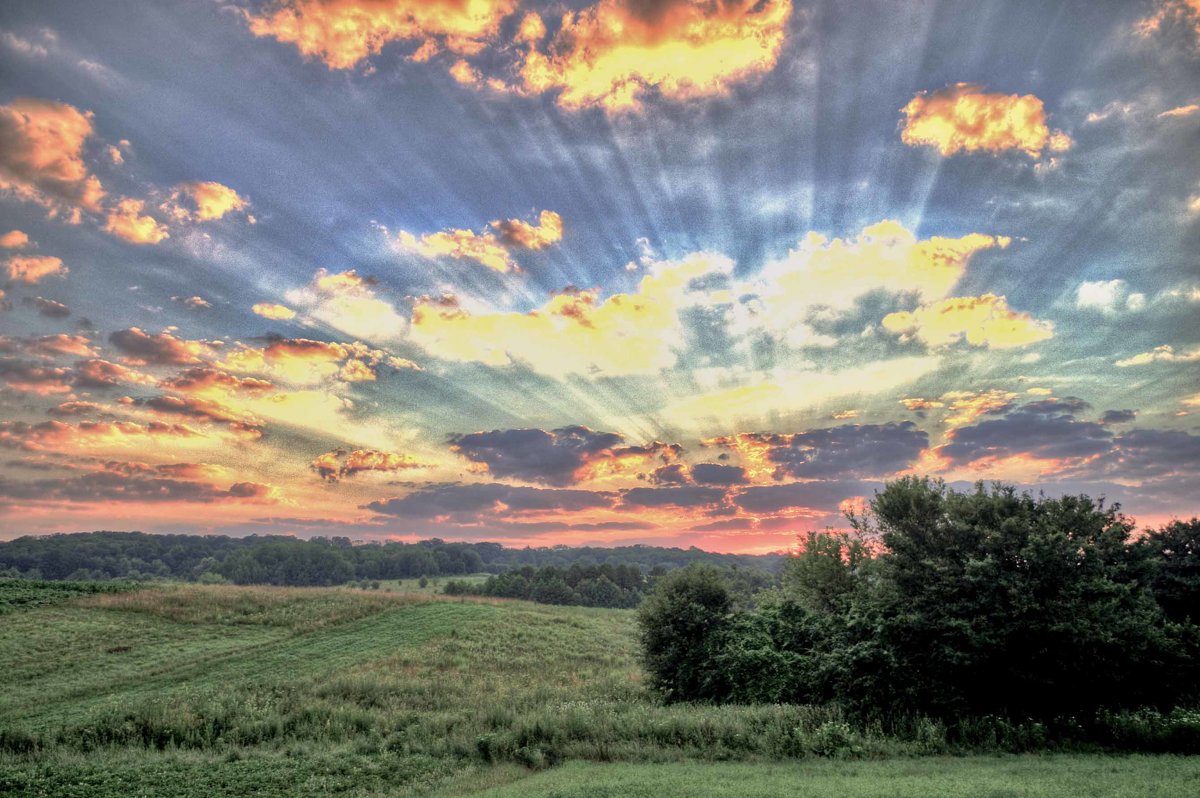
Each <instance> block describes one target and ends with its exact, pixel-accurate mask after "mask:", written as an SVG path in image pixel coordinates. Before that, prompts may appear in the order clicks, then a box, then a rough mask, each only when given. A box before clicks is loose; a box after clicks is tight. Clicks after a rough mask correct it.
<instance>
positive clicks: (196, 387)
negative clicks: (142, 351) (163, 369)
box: [161, 367, 275, 394]
mask: <svg viewBox="0 0 1200 798" xmlns="http://www.w3.org/2000/svg"><path fill="white" fill-rule="evenodd" d="M161 384H162V386H163V387H164V388H167V389H169V390H172V391H181V392H185V393H204V392H209V391H213V390H217V391H221V392H225V393H232V392H241V393H250V394H262V393H269V392H271V391H273V390H275V386H274V385H272V384H271V383H270V382H267V381H266V380H260V379H256V378H254V377H236V376H234V375H232V374H229V373H226V372H224V371H221V370H220V369H214V368H205V367H201V368H193V369H188V370H187V371H185V372H183V373H182V374H179V375H177V376H175V377H171V378H170V379H167V380H163V382H162V383H161Z"/></svg>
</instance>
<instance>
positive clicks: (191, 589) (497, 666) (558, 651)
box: [0, 583, 1200, 798]
mask: <svg viewBox="0 0 1200 798" xmlns="http://www.w3.org/2000/svg"><path fill="white" fill-rule="evenodd" d="M18 590H23V591H25V592H24V593H22V594H21V595H26V596H27V594H28V593H29V590H30V588H29V587H28V585H26V586H25V587H21V586H20V585H19V583H7V584H0V594H2V593H4V592H5V591H7V592H8V593H11V594H13V595H16V593H15V591H18ZM38 595H40V596H42V598H41V599H38V600H36V601H34V600H21V601H17V600H15V599H14V600H12V601H9V602H7V604H5V603H4V602H3V601H0V605H3V606H7V607H9V609H7V610H6V611H5V612H4V614H2V615H0V795H5V796H9V795H12V796H24V795H44V796H122V798H127V797H129V796H151V795H154V796H157V795H162V796H217V795H227V796H245V795H257V796H275V795H278V796H284V795H314V796H316V795H322V796H323V795H364V796H374V795H379V796H383V795H388V796H406V795H472V794H479V795H489V796H493V795H494V796H497V797H499V796H515V795H533V796H568V795H581V796H609V795H612V796H617V795H622V796H624V795H630V796H637V795H653V796H655V798H668V797H669V796H673V795H681V796H682V795H696V796H704V795H728V794H738V795H763V796H766V795H778V794H780V793H783V792H795V793H797V794H802V795H812V796H821V795H831V796H832V795H846V796H867V795H871V796H885V795H886V796H909V795H912V796H917V795H922V796H924V795H972V796H974V795H990V796H1010V795H1011V796H1033V795H1045V796H1059V795H1078V794H1090V795H1105V796H1107V795H1114V796H1115V795H1163V796H1166V795H1194V794H1197V793H1198V792H1200V760H1197V759H1188V758H1179V757H1107V756H1101V755H1089V756H1085V755H1063V756H1054V757H1047V756H1036V755H1024V756H1007V757H1000V758H997V757H956V758H947V757H945V756H944V754H945V753H947V751H948V748H947V746H946V743H945V736H944V734H940V733H939V730H938V729H937V728H935V727H930V728H925V729H916V730H914V731H913V733H912V734H910V735H907V736H905V737H903V738H900V737H896V736H886V735H884V734H882V733H881V732H872V731H871V730H869V729H868V730H856V729H854V728H852V727H851V726H850V725H849V724H847V723H845V722H844V721H843V720H842V719H841V718H840V716H839V715H838V714H837V713H836V712H835V711H833V710H829V709H823V708H814V707H796V706H755V707H740V706H723V707H713V706H686V705H676V706H663V705H661V704H659V703H658V702H657V701H656V700H655V699H654V697H653V696H652V695H651V694H650V693H649V692H648V690H647V689H646V687H645V686H644V685H643V680H642V674H641V671H640V668H639V667H638V665H637V641H636V629H635V625H634V622H633V614H632V613H631V612H629V611H621V610H599V609H585V608H577V607H547V606H540V605H534V604H528V603H522V602H501V601H489V600H478V599H475V600H470V599H468V600H463V599H451V598H447V597H438V596H432V595H428V594H415V593H399V592H384V591H382V590H379V591H375V590H371V591H359V590H347V589H298V588H242V587H228V586H212V587H202V586H193V585H163V586H157V587H153V588H148V589H141V590H135V591H127V592H116V593H88V592H87V590H86V588H80V589H79V590H74V591H73V590H59V591H57V592H56V593H54V594H53V596H52V597H50V598H47V596H50V594H49V593H45V594H38ZM2 598H3V596H0V599H2ZM1072 790H1075V792H1072Z"/></svg>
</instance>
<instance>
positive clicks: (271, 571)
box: [0, 532, 783, 586]
mask: <svg viewBox="0 0 1200 798" xmlns="http://www.w3.org/2000/svg"><path fill="white" fill-rule="evenodd" d="M782 561H783V557H781V556H778V555H774V556H771V555H767V556H753V555H734V554H712V553H710V552H704V551H701V550H699V549H696V548H691V549H678V548H662V547H656V546H621V547H616V548H611V549H608V548H600V547H578V548H571V547H567V546H554V547H545V548H507V547H505V546H502V545H500V544H499V543H451V542H446V541H443V540H439V539H437V538H433V539H430V540H423V541H420V542H417V543H382V544H380V543H367V544H362V545H355V544H354V543H353V542H352V541H351V540H350V539H349V538H346V537H332V538H325V537H315V538H312V539H310V540H300V539H298V538H293V537H286V536H281V535H269V536H258V535H250V536H248V537H241V538H237V537H228V536H224V535H154V534H146V533H142V532H86V533H78V534H57V535H44V536H27V537H22V538H17V539H16V540H13V541H9V542H0V577H24V578H30V579H51V580H60V579H71V580H91V579H99V580H104V579H134V580H152V579H178V580H189V581H199V582H234V583H237V584H268V585H294V586H318V585H343V584H348V583H352V582H359V583H361V582H362V581H363V580H367V581H369V582H374V581H377V580H381V579H407V578H418V577H422V576H425V577H447V576H450V577H453V576H461V575H465V574H473V573H493V574H499V573H503V572H506V571H510V570H512V569H519V568H522V567H526V566H528V567H532V568H535V569H536V568H544V567H555V568H560V569H564V568H569V567H570V566H572V565H574V564H578V565H581V566H589V567H592V566H609V567H610V568H617V567H620V566H630V567H633V568H635V569H637V570H639V572H649V571H651V570H653V569H655V568H661V569H662V570H664V571H666V570H671V569H674V568H679V567H683V566H686V565H689V564H692V563H707V564H710V565H714V566H719V567H732V566H738V567H739V568H742V569H746V570H765V571H769V570H772V569H774V568H777V567H778V565H779V564H781V563H782Z"/></svg>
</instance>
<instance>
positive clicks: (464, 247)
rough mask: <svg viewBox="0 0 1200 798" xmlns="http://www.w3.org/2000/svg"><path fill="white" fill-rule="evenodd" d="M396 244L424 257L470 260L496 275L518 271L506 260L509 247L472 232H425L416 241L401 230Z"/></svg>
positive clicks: (494, 237) (491, 238) (490, 237)
mask: <svg viewBox="0 0 1200 798" xmlns="http://www.w3.org/2000/svg"><path fill="white" fill-rule="evenodd" d="M399 241H400V244H401V246H403V247H404V248H405V249H411V250H412V251H414V252H416V253H418V254H420V255H422V256H423V257H426V258H454V259H455V260H462V259H467V260H473V261H476V262H477V263H481V264H483V265H484V266H487V267H488V268H489V269H495V270H496V271H498V272H507V271H511V270H513V269H516V268H518V267H517V264H516V263H515V262H514V261H513V260H512V258H510V257H509V254H508V248H507V247H505V246H504V245H503V244H501V243H500V241H499V240H498V239H497V238H496V236H495V235H493V234H491V233H476V232H475V231H473V230H441V231H439V232H436V233H426V234H425V235H423V236H421V237H420V238H417V237H416V236H414V235H413V234H412V233H409V232H408V231H407V230H401V231H400V237H399Z"/></svg>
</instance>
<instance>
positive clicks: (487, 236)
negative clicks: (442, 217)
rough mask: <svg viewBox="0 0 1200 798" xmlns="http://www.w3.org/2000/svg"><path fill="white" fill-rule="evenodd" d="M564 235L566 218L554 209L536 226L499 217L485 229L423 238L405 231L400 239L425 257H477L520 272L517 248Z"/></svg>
mask: <svg viewBox="0 0 1200 798" xmlns="http://www.w3.org/2000/svg"><path fill="white" fill-rule="evenodd" d="M562 236H563V222H562V217H561V216H559V215H558V214H557V213H555V212H554V211H542V212H541V214H540V215H539V216H538V223H537V224H536V225H534V224H530V223H529V222H526V221H523V220H521V219H508V220H503V219H497V220H495V221H493V222H491V223H490V224H489V225H488V226H487V227H485V228H484V230H483V232H481V233H476V232H474V231H473V230H442V231H439V232H436V233H426V234H424V235H422V236H420V237H419V238H418V237H417V236H415V235H413V234H412V233H410V232H408V231H407V230H401V231H400V233H399V235H398V236H397V241H398V242H399V243H400V245H401V246H402V247H404V248H405V249H409V250H412V251H413V252H416V253H418V254H419V255H421V256H422V257H425V258H453V259H454V260H473V261H475V262H476V263H479V264H481V265H483V266H486V267H487V268H489V269H493V270H495V271H498V272H509V271H520V266H519V265H518V264H517V261H516V260H515V259H514V257H513V255H512V250H514V249H528V250H539V249H545V248H546V247H548V246H550V245H551V244H554V243H557V242H558V241H560V240H561V239H562Z"/></svg>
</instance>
